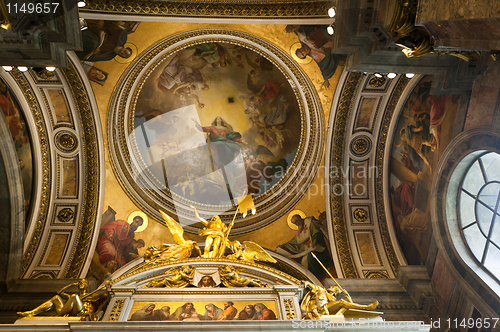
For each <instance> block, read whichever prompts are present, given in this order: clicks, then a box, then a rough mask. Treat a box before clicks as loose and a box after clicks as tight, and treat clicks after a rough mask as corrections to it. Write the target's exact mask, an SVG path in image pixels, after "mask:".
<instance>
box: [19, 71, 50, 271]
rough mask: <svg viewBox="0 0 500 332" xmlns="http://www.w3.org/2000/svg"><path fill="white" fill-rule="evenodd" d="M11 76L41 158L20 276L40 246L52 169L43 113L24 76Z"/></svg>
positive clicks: (20, 74) (45, 219)
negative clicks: (35, 206) (32, 221)
mask: <svg viewBox="0 0 500 332" xmlns="http://www.w3.org/2000/svg"><path fill="white" fill-rule="evenodd" d="M10 74H11V76H12V77H13V78H14V79H15V81H16V83H17V85H18V86H19V87H20V89H21V91H22V92H23V95H24V99H25V100H26V102H27V103H28V105H29V111H30V112H31V115H32V116H33V119H34V122H35V126H36V131H37V134H38V140H39V142H40V158H41V168H42V170H41V171H42V176H41V179H40V181H41V189H42V190H41V192H40V193H39V195H38V196H37V198H38V199H39V201H40V205H39V209H38V212H37V217H36V224H35V229H34V231H33V235H32V236H31V239H30V241H29V245H28V248H27V249H26V251H25V252H24V255H23V262H22V272H21V273H22V274H23V275H24V274H25V273H26V271H27V270H28V267H29V266H30V265H31V263H32V262H33V258H34V254H35V252H36V250H37V248H38V246H39V245H40V240H41V238H42V235H43V231H44V228H45V225H46V222H47V213H48V209H49V200H50V192H51V190H52V189H51V188H52V175H51V171H52V167H51V163H50V160H51V157H50V144H49V138H48V135H47V126H46V123H45V119H44V117H43V113H42V111H41V108H40V104H39V103H38V100H37V98H36V95H35V93H34V91H33V89H32V87H31V85H30V83H29V82H28V80H27V79H26V76H25V75H24V74H23V73H22V72H20V71H19V70H17V69H16V70H13V71H11V72H10ZM26 111H28V110H26Z"/></svg>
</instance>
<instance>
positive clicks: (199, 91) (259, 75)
mask: <svg viewBox="0 0 500 332" xmlns="http://www.w3.org/2000/svg"><path fill="white" fill-rule="evenodd" d="M133 116H134V134H135V139H136V142H137V148H138V151H139V154H140V158H141V159H142V160H141V162H142V163H143V164H144V165H146V167H147V172H148V173H149V176H152V177H153V178H154V181H153V182H154V183H156V185H157V186H158V187H159V189H163V190H168V191H170V193H171V194H172V198H173V199H174V200H175V199H180V200H187V201H188V202H193V203H195V204H196V203H198V204H208V205H214V206H220V207H221V208H222V209H224V207H227V206H229V209H230V208H232V206H233V204H235V202H236V201H235V199H236V198H237V197H241V196H243V195H245V194H248V193H252V194H254V197H256V196H258V195H261V194H263V193H265V192H266V191H267V190H269V189H270V188H271V187H272V186H273V185H274V184H275V183H276V182H278V181H279V179H280V178H281V177H282V176H283V175H284V174H285V173H286V171H287V169H288V167H289V166H290V165H291V163H292V161H293V159H294V157H295V155H296V152H297V148H298V145H299V141H300V132H301V124H300V112H299V106H298V103H297V99H296V96H295V94H294V91H293V89H292V88H291V86H290V84H289V82H288V80H287V79H286V78H285V76H284V75H283V74H282V73H281V71H280V70H279V69H278V68H276V67H275V66H274V65H273V64H272V63H271V62H270V61H269V60H267V59H266V58H265V57H263V56H261V55H259V54H257V53H255V52H254V51H252V50H249V49H247V48H244V47H242V46H236V45H232V44H227V43H203V44H198V45H194V46H190V47H187V48H185V49H182V50H180V51H178V52H176V53H175V54H172V55H170V56H168V57H166V58H165V59H164V61H162V62H161V63H160V64H159V65H158V66H157V67H156V68H155V69H154V70H153V71H152V72H151V74H150V75H149V77H148V78H147V79H146V80H145V82H144V85H143V86H142V89H141V90H140V92H139V95H138V97H137V102H136V104H135V107H134V113H133ZM236 204H237V203H236Z"/></svg>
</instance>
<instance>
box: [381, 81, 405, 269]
mask: <svg viewBox="0 0 500 332" xmlns="http://www.w3.org/2000/svg"><path fill="white" fill-rule="evenodd" d="M409 81H410V80H409V79H408V78H406V77H405V76H404V75H401V77H400V79H399V81H398V82H397V84H396V87H395V88H394V90H392V94H391V96H390V98H389V102H388V103H387V106H386V108H385V111H384V114H383V116H382V119H383V120H382V123H381V125H380V132H379V136H378V144H377V149H376V151H377V152H376V154H375V167H376V169H381V170H383V169H384V151H385V149H386V145H387V143H391V141H392V137H391V138H389V140H388V137H387V132H388V131H389V126H390V124H391V120H392V118H393V116H395V115H396V116H397V115H398V114H394V111H395V109H396V104H397V103H398V101H399V99H400V98H401V95H402V94H403V90H404V89H405V88H406V86H407V85H408V82H409ZM384 181H389V179H387V178H385V177H384V172H377V182H376V183H375V197H376V202H377V204H376V207H375V208H376V209H377V212H378V213H377V214H378V224H379V229H380V235H381V237H382V242H383V244H384V248H385V252H386V254H387V258H388V259H389V263H390V264H391V269H392V272H393V273H394V275H396V274H397V272H398V268H399V260H398V258H397V256H396V251H395V249H394V247H393V245H392V241H391V235H390V233H389V225H388V224H387V223H388V221H387V218H386V212H385V207H384V190H383V189H384Z"/></svg>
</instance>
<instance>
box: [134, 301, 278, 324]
mask: <svg viewBox="0 0 500 332" xmlns="http://www.w3.org/2000/svg"><path fill="white" fill-rule="evenodd" d="M276 319H277V317H276V304H275V302H274V301H259V302H257V301H255V303H254V302H250V303H249V301H248V300H247V301H212V302H211V303H207V302H201V301H193V302H156V303H151V302H135V303H134V306H133V307H132V310H131V315H130V317H129V319H128V320H129V321H183V322H194V321H196V322H198V321H214V320H276Z"/></svg>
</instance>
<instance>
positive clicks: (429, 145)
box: [390, 76, 458, 264]
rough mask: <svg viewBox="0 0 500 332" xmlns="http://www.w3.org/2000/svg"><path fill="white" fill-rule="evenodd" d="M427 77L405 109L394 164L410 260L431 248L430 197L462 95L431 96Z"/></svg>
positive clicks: (419, 260) (417, 260) (397, 215)
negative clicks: (437, 168) (437, 167)
mask: <svg viewBox="0 0 500 332" xmlns="http://www.w3.org/2000/svg"><path fill="white" fill-rule="evenodd" d="M431 84H432V76H425V77H424V78H423V79H422V80H421V81H420V82H419V83H418V84H417V85H416V86H415V88H414V89H413V91H412V92H411V93H410V95H409V96H408V98H407V100H406V103H405V104H404V106H403V108H402V109H401V110H400V116H399V120H398V123H397V125H396V128H395V129H396V130H395V133H394V139H393V147H392V152H391V166H390V188H391V189H390V195H391V206H392V215H393V219H394V226H395V229H396V233H397V236H398V239H399V243H400V245H401V249H402V250H403V253H404V255H405V258H406V260H407V262H408V263H409V264H424V263H425V260H426V258H427V253H428V249H429V241H430V238H431V232H432V227H431V225H430V211H429V206H430V204H429V196H430V192H431V190H432V178H433V175H434V171H435V168H436V166H437V164H438V162H439V157H440V155H441V154H442V153H443V151H444V150H445V148H446V146H447V145H448V144H449V142H450V140H451V132H452V130H453V126H454V122H455V115H456V111H457V107H458V104H457V101H458V96H452V95H431V94H430V91H431Z"/></svg>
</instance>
